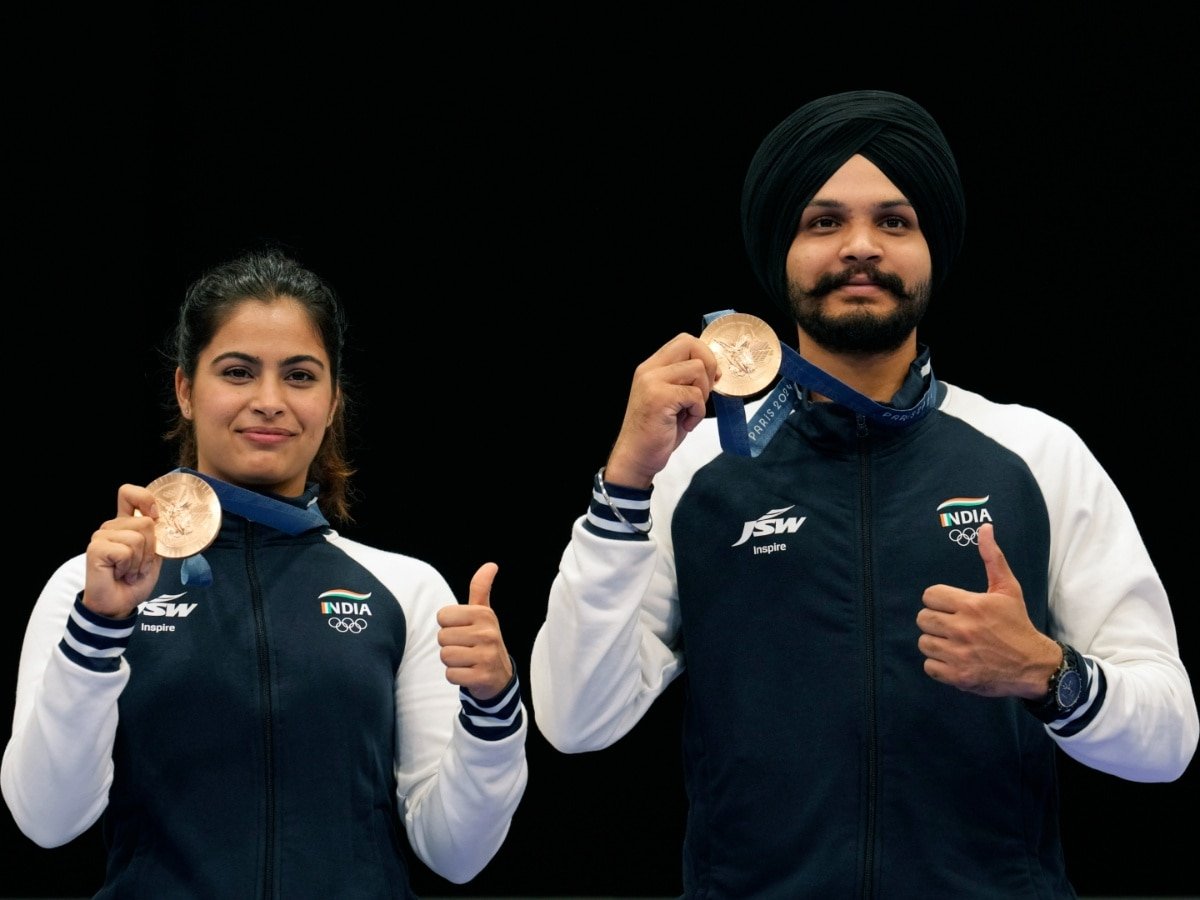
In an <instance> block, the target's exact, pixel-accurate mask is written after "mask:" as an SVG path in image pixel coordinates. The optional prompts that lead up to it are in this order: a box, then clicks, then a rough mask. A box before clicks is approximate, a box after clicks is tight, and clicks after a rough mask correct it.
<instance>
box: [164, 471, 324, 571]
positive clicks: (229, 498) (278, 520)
mask: <svg viewBox="0 0 1200 900" xmlns="http://www.w3.org/2000/svg"><path fill="white" fill-rule="evenodd" d="M175 471H176V472H186V473H187V474H189V475H195V476H196V477H198V478H202V479H204V480H205V481H206V482H208V484H210V485H211V486H212V489H213V490H214V491H215V492H216V494H217V499H218V500H220V501H221V509H222V510H223V511H225V512H231V513H235V514H237V515H239V516H242V517H243V518H246V519H249V520H250V521H252V522H260V523H262V524H263V525H267V526H269V527H271V528H274V529H275V530H276V531H282V532H284V533H285V534H301V533H303V532H305V531H308V530H309V529H311V528H318V527H322V528H323V527H328V525H329V520H328V519H326V518H325V516H324V514H323V513H322V512H321V510H320V507H318V506H317V498H316V497H315V496H314V497H313V499H312V500H311V501H310V502H309V504H308V506H306V507H304V508H300V507H298V506H293V505H292V504H290V503H287V502H285V501H283V500H277V499H276V498H274V497H268V496H267V495H265V494H259V493H256V492H255V491H250V490H247V489H246V488H241V487H238V486H237V485H233V484H230V483H229V482H227V481H221V480H220V479H219V478H212V477H210V476H208V475H205V474H203V473H202V472H197V471H196V470H195V469H189V468H187V467H185V466H180V467H179V468H178V469H175ZM179 577H180V580H181V581H182V582H183V583H184V584H195V585H199V586H201V587H204V586H207V585H210V584H212V580H213V576H212V568H211V567H210V566H209V564H208V560H206V559H205V558H204V554H203V553H196V554H194V555H192V556H189V557H187V558H186V559H184V561H183V568H182V569H181V571H180V576H179Z"/></svg>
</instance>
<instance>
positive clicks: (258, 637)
mask: <svg viewBox="0 0 1200 900" xmlns="http://www.w3.org/2000/svg"><path fill="white" fill-rule="evenodd" d="M246 574H247V576H248V578H249V582H250V606H251V609H253V610H254V646H255V651H256V653H257V656H258V693H259V697H260V698H261V700H262V710H263V715H262V742H263V776H264V781H265V791H266V796H265V800H266V806H267V815H266V827H265V829H264V847H263V881H262V896H263V900H270V898H271V897H273V896H274V895H275V738H274V731H275V729H274V728H273V727H272V723H273V711H274V703H273V699H272V695H271V654H270V649H269V647H268V646H267V625H266V615H265V612H264V610H263V598H262V591H261V590H260V589H259V585H258V571H257V569H256V567H255V564H254V523H253V522H247V523H246Z"/></svg>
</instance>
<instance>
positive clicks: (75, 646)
mask: <svg viewBox="0 0 1200 900" xmlns="http://www.w3.org/2000/svg"><path fill="white" fill-rule="evenodd" d="M136 622H137V616H130V617H129V618H128V619H110V618H109V617H108V616H102V615H100V614H99V613H94V612H92V611H91V610H90V609H88V608H87V607H86V606H84V605H83V591H80V592H79V593H78V594H76V595H75V605H74V606H73V607H72V608H71V617H70V618H69V619H67V630H66V633H65V634H63V636H62V640H60V641H59V642H58V646H59V648H60V649H61V650H62V651H63V653H65V654H66V655H67V658H68V659H70V660H71V661H72V662H74V663H75V664H77V665H80V666H83V667H84V668H85V669H91V670H92V671H94V672H115V671H116V670H117V669H119V668H120V666H121V654H122V653H124V652H125V648H126V647H127V646H128V645H129V639H130V638H131V637H132V636H133V626H134V624H135V623H136Z"/></svg>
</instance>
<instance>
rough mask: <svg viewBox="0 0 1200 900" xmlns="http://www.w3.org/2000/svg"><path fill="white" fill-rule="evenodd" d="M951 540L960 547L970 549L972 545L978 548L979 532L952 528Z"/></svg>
mask: <svg viewBox="0 0 1200 900" xmlns="http://www.w3.org/2000/svg"><path fill="white" fill-rule="evenodd" d="M950 540H952V541H954V543H956V544H958V546H960V547H969V546H971V545H972V544H975V545H977V546H978V544H979V532H977V531H976V530H975V529H974V528H952V529H950Z"/></svg>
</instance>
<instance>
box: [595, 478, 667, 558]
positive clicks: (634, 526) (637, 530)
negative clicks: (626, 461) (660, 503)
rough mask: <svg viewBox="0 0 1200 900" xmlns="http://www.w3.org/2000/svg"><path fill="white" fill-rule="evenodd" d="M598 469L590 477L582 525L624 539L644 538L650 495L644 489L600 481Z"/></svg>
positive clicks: (598, 532) (648, 520)
mask: <svg viewBox="0 0 1200 900" xmlns="http://www.w3.org/2000/svg"><path fill="white" fill-rule="evenodd" d="M603 472H604V470H603V469H601V470H600V471H599V472H597V473H596V474H595V475H594V476H592V502H591V504H590V505H589V506H588V511H587V518H586V519H585V520H584V527H585V528H587V529H588V530H589V531H591V532H593V533H594V534H598V535H602V536H604V537H611V538H617V539H618V540H626V541H647V540H649V539H650V538H649V537H648V535H649V533H650V527H651V525H652V522H651V520H650V494H651V492H653V490H654V488H653V487H650V488H649V489H647V490H641V489H639V488H630V487H622V486H621V485H619V484H610V483H609V482H607V481H604V480H603Z"/></svg>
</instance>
